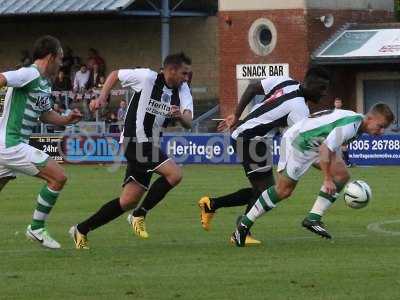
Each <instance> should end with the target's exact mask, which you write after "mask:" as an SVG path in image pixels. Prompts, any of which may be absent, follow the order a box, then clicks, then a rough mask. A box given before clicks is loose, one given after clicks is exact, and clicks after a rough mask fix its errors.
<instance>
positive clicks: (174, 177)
mask: <svg viewBox="0 0 400 300" xmlns="http://www.w3.org/2000/svg"><path fill="white" fill-rule="evenodd" d="M166 179H167V181H168V182H169V184H170V185H172V186H177V185H178V184H179V183H180V182H181V181H182V171H181V170H180V169H177V170H176V171H175V172H174V173H172V174H170V175H168V176H167V177H166Z"/></svg>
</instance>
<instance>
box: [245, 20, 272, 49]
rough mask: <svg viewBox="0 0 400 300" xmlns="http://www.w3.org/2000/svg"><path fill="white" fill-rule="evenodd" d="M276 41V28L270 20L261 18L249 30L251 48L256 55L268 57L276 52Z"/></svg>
mask: <svg viewBox="0 0 400 300" xmlns="http://www.w3.org/2000/svg"><path fill="white" fill-rule="evenodd" d="M276 40H277V32H276V28H275V26H274V24H273V23H272V22H271V21H270V20H268V19H266V18H260V19H257V20H255V21H254V22H253V24H252V25H251V27H250V29H249V46H250V48H251V50H253V52H254V53H255V54H257V55H260V56H266V55H268V54H269V53H271V52H272V51H273V50H274V48H275V46H276Z"/></svg>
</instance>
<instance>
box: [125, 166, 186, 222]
mask: <svg viewBox="0 0 400 300" xmlns="http://www.w3.org/2000/svg"><path fill="white" fill-rule="evenodd" d="M154 172H155V173H157V174H159V175H161V176H160V177H159V178H157V180H156V181H154V182H153V184H152V185H151V186H150V189H149V191H148V192H147V194H146V196H145V198H144V199H143V201H142V203H141V204H140V206H139V207H137V208H136V209H135V210H134V212H133V216H134V217H139V216H142V217H145V216H146V214H147V213H148V212H149V211H150V210H151V209H152V208H154V207H155V206H156V205H157V204H158V203H159V202H160V201H161V200H162V199H164V197H165V195H166V194H167V193H168V192H169V191H170V190H171V189H173V188H174V187H175V186H177V185H178V184H179V183H180V182H181V180H182V170H181V168H180V167H179V166H178V165H177V164H176V163H175V162H174V161H173V160H172V159H168V160H166V161H164V162H163V163H162V164H161V165H159V166H158V167H157V168H156V169H155V170H154Z"/></svg>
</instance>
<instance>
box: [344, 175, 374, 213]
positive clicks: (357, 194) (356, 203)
mask: <svg viewBox="0 0 400 300" xmlns="http://www.w3.org/2000/svg"><path fill="white" fill-rule="evenodd" d="M371 197H372V193H371V188H370V187H369V185H368V184H367V183H366V182H365V181H362V180H355V181H352V182H349V183H348V184H347V185H346V187H345V189H344V201H345V202H346V204H347V206H349V207H351V208H356V209H358V208H363V207H365V206H367V204H368V202H369V201H370V200H371Z"/></svg>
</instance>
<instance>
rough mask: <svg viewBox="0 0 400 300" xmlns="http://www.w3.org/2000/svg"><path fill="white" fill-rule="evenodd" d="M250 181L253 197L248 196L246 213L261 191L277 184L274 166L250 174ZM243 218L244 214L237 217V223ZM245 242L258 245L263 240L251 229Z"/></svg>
mask: <svg viewBox="0 0 400 300" xmlns="http://www.w3.org/2000/svg"><path fill="white" fill-rule="evenodd" d="M249 181H250V183H251V186H252V187H253V196H252V197H251V198H248V202H247V206H246V210H245V214H247V213H248V212H249V211H250V209H251V208H252V207H253V205H254V204H255V202H256V201H257V199H258V198H259V197H260V195H261V193H262V192H263V191H265V190H267V189H268V188H269V187H271V186H273V185H274V184H275V179H274V174H273V172H272V168H271V169H269V170H267V171H266V172H262V173H256V174H254V175H253V176H249ZM241 219H242V216H239V217H238V218H237V219H236V225H239V224H240V221H241ZM231 242H234V240H233V239H232V237H231ZM245 244H246V245H258V244H261V241H259V240H257V239H255V238H254V236H253V235H252V234H251V232H250V230H249V232H248V234H247V236H246V240H245Z"/></svg>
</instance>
